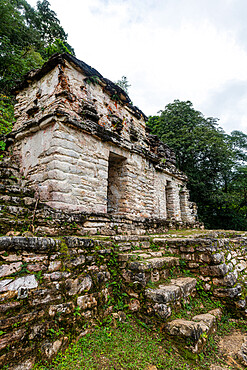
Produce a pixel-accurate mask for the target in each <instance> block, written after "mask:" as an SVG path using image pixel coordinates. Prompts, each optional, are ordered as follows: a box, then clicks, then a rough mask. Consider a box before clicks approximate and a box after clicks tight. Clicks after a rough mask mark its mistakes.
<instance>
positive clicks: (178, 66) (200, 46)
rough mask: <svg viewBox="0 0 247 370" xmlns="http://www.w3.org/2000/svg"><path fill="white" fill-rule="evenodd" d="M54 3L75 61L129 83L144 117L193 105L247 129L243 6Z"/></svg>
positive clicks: (186, 1) (224, 0)
mask: <svg viewBox="0 0 247 370" xmlns="http://www.w3.org/2000/svg"><path fill="white" fill-rule="evenodd" d="M29 2H30V3H31V4H32V5H34V3H35V1H33V0H31V1H29ZM50 3H51V7H52V9H53V10H54V11H55V12H56V13H57V15H58V18H59V19H60V21H61V24H62V26H63V27H64V29H65V31H66V32H68V34H69V40H68V41H69V43H70V44H71V45H72V46H73V47H74V49H75V51H76V54H77V57H78V58H79V59H82V60H83V61H84V62H86V63H88V64H90V65H91V66H93V67H94V68H96V69H97V70H98V71H99V72H100V73H101V74H103V75H104V76H105V77H107V78H109V79H111V80H113V81H115V80H117V79H119V78H121V76H122V75H125V76H127V78H128V80H129V82H130V83H131V85H132V86H131V88H130V97H131V99H132V100H133V102H134V103H135V104H137V105H138V106H139V107H140V108H141V109H142V110H143V111H144V112H145V113H146V114H156V112H157V111H158V110H160V109H163V108H164V106H165V105H166V104H168V103H170V102H172V101H173V100H174V99H180V100H191V101H192V103H193V104H194V106H195V108H196V109H198V110H201V111H202V113H203V114H204V115H205V116H213V117H215V116H218V118H220V125H221V126H223V128H225V129H226V130H227V131H231V130H233V129H236V128H238V129H241V130H247V104H246V102H247V101H246V100H247V93H246V94H244V95H241V91H242V90H241V91H240V90H238V89H241V88H240V86H241V84H245V83H246V81H247V69H246V66H247V49H246V45H245V43H244V41H245V36H246V35H247V27H246V20H245V16H244V14H246V10H247V3H246V2H245V0H234V1H233V0H207V1H205V0H135V1H133V0H83V1H80V0H70V1H69V2H68V1H67V0H66V1H65V0H50ZM231 81H238V82H239V84H236V85H235V89H236V94H237V92H238V91H239V94H237V96H239V100H237V99H235V98H232V101H233V100H234V101H235V104H231V103H230V104H229V101H231V88H230V87H229V89H228V91H227V96H228V103H227V102H226V104H225V103H224V98H225V97H226V94H225V90H224V87H225V86H230V85H231V83H230V82H231ZM229 99H230V100H229ZM219 102H221V105H220V109H219V106H218V104H219ZM229 106H231V109H229Z"/></svg>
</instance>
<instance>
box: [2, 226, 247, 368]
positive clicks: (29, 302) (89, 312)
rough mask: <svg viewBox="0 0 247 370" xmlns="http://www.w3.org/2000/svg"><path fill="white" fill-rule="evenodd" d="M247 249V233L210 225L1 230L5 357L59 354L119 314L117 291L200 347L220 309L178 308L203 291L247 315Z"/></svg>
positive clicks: (131, 306) (139, 311)
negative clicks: (100, 231)
mask: <svg viewBox="0 0 247 370" xmlns="http://www.w3.org/2000/svg"><path fill="white" fill-rule="evenodd" d="M246 250H247V235H246V233H245V234H244V233H242V234H241V233H236V232H229V233H226V232H221V231H217V232H215V231H214V232H212V231H211V232H210V231H203V230H201V231H198V230H197V231H196V230H194V231H188V230H186V231H174V232H172V231H171V232H170V233H167V234H165V235H143V236H126V235H117V236H109V237H106V236H97V237H94V238H92V237H91V238H90V237H74V236H64V237H61V238H57V239H56V238H47V237H46V238H44V237H43V238H42V237H31V236H30V237H22V236H3V237H0V259H1V262H0V263H1V265H0V279H1V280H0V326H1V330H2V332H3V333H2V335H1V336H0V351H1V352H0V361H1V363H2V364H12V363H15V362H16V363H18V362H21V361H22V360H23V359H24V358H25V357H26V358H30V356H31V357H32V358H36V357H35V356H38V357H39V356H40V355H39V353H40V352H39V351H38V350H40V351H41V356H43V357H44V358H45V357H46V358H48V359H49V358H50V357H51V356H53V355H54V354H55V353H56V351H57V350H58V349H59V348H62V347H63V346H65V345H66V343H67V339H66V334H67V333H73V334H74V335H75V336H78V335H80V332H81V331H82V330H83V327H84V326H85V325H86V326H88V327H90V326H93V325H94V324H93V323H94V321H95V319H96V318H97V317H101V318H103V317H106V316H107V315H111V314H112V313H114V312H117V311H118V310H119V306H118V304H119V303H117V300H116V297H118V299H119V297H121V299H122V303H123V306H125V305H127V306H128V310H129V312H132V313H133V314H135V315H138V316H140V317H142V318H143V319H144V320H147V322H148V321H150V320H151V321H152V322H153V323H156V325H161V326H162V327H163V329H164V330H165V331H166V332H167V335H170V336H171V337H172V338H173V337H174V338H176V337H177V338H179V341H181V340H183V341H184V343H185V344H184V346H185V348H188V349H190V350H192V351H194V352H197V351H200V350H202V348H203V346H204V345H205V342H206V338H207V337H208V335H211V333H213V332H214V331H215V330H216V324H217V322H218V321H219V316H220V312H219V311H217V312H216V311H215V312H205V310H203V309H202V312H201V314H200V315H199V316H198V315H196V316H195V315H193V313H191V318H176V315H179V313H180V311H181V310H182V308H183V307H184V306H186V305H188V304H189V303H190V302H191V300H193V299H196V297H197V295H198V294H199V295H200V293H201V292H202V291H203V292H204V293H206V294H208V297H210V299H211V300H213V301H215V302H217V301H220V302H221V305H223V306H226V307H228V308H229V309H230V310H234V311H235V312H236V314H237V315H239V316H240V317H246V313H247V311H246V281H247V275H246V269H245V268H244V266H245V263H246ZM115 286H117V287H118V288H117V289H118V290H117V291H116V288H115ZM122 293H124V294H123V295H122ZM116 310H117V311H116ZM51 329H52V330H51ZM53 330H55V332H56V333H58V335H56V336H55V337H54V336H52V332H53ZM58 342H59V343H58ZM31 344H32V345H31ZM49 348H50V349H49ZM48 349H49V350H48ZM23 361H24V360H23Z"/></svg>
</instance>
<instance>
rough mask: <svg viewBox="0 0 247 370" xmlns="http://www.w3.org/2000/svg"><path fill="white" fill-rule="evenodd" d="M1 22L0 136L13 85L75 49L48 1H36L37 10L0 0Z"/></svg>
mask: <svg viewBox="0 0 247 370" xmlns="http://www.w3.org/2000/svg"><path fill="white" fill-rule="evenodd" d="M0 19H1V22H0V134H6V133H7V132H9V131H10V130H11V127H12V122H13V114H12V113H13V103H14V98H13V97H12V96H11V90H12V88H13V87H14V86H15V85H16V83H17V82H19V81H20V80H21V79H22V78H23V76H24V75H25V74H26V73H27V72H28V71H30V70H31V69H37V68H39V67H41V66H42V64H43V63H44V62H45V61H46V60H48V58H49V57H50V56H51V55H52V54H54V53H56V52H61V53H63V52H69V53H72V54H74V50H73V48H72V47H71V46H70V45H69V44H68V43H67V34H66V33H65V31H64V29H63V28H62V26H61V25H60V22H59V20H58V18H57V16H56V13H55V12H54V11H53V10H51V9H50V4H49V2H48V1H47V0H42V1H38V3H37V9H36V10H35V9H34V8H32V7H31V6H30V5H29V4H28V2H27V1H26V0H0ZM0 148H1V149H3V142H1V141H0Z"/></svg>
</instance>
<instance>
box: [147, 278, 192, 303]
mask: <svg viewBox="0 0 247 370" xmlns="http://www.w3.org/2000/svg"><path fill="white" fill-rule="evenodd" d="M195 287H196V279H195V278H192V277H180V278H177V279H171V281H170V282H169V283H168V284H161V285H159V286H158V288H155V289H150V288H147V289H146V290H145V296H146V297H147V298H149V299H151V300H153V301H154V302H156V303H170V302H175V301H177V300H180V299H181V298H186V297H188V296H189V295H190V294H191V293H192V292H193V291H194V290H195Z"/></svg>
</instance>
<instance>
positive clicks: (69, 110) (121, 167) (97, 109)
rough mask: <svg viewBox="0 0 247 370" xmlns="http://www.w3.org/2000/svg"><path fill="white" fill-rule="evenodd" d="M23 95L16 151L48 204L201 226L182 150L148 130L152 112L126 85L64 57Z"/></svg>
mask: <svg viewBox="0 0 247 370" xmlns="http://www.w3.org/2000/svg"><path fill="white" fill-rule="evenodd" d="M16 94H17V95H16V97H17V100H18V104H17V105H16V107H15V109H16V118H17V120H16V123H15V126H14V131H13V133H12V134H11V138H12V139H13V143H12V147H13V152H14V156H15V158H17V159H18V161H19V165H20V169H21V172H22V174H23V175H24V176H25V177H26V179H27V180H28V182H27V184H28V185H30V186H31V187H32V188H33V189H34V190H35V192H36V198H39V200H40V201H41V202H44V203H45V204H46V205H48V206H50V207H52V208H54V209H56V210H60V211H66V212H73V213H81V214H82V213H83V214H87V215H92V214H93V215H95V216H104V215H105V216H111V217H112V218H114V217H115V218H118V219H119V218H121V219H123V218H125V219H127V220H129V221H130V222H131V221H133V222H143V221H145V220H149V221H150V220H151V221H157V222H164V221H166V226H167V225H168V224H169V222H170V223H171V224H174V223H178V224H180V225H190V226H194V225H195V224H196V209H195V206H194V205H193V204H192V203H191V202H189V194H188V190H187V189H186V180H187V179H186V176H185V175H184V174H183V173H181V172H180V171H178V170H177V169H176V167H175V157H174V153H173V152H172V151H171V150H170V149H169V148H168V147H167V146H166V145H165V144H164V143H162V142H160V141H159V140H158V138H157V137H155V136H153V135H150V134H148V133H147V131H146V127H145V121H146V117H145V115H144V114H143V113H142V112H141V111H140V110H139V109H138V108H136V107H134V106H132V105H131V104H130V100H129V97H128V96H127V94H126V93H125V92H124V91H123V90H122V89H121V88H120V87H118V86H116V85H115V84H113V83H112V82H111V81H109V80H107V79H105V78H103V77H102V76H101V75H100V74H99V73H98V72H97V71H96V70H94V69H93V68H91V67H89V66H88V65H86V64H85V63H83V62H81V61H79V60H77V59H76V58H75V57H73V56H70V55H68V54H64V55H55V56H53V57H52V58H51V59H50V60H49V61H48V62H47V63H46V64H45V65H44V66H43V67H42V68H41V69H40V70H38V71H36V72H32V73H30V74H29V75H28V76H27V77H26V80H25V82H24V83H23V84H22V85H21V86H19V88H18V89H17V91H16ZM97 222H98V221H97ZM167 222H168V223H167ZM103 224H104V221H103V222H101V224H100V226H103ZM98 225H99V223H98ZM85 228H87V225H85Z"/></svg>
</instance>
